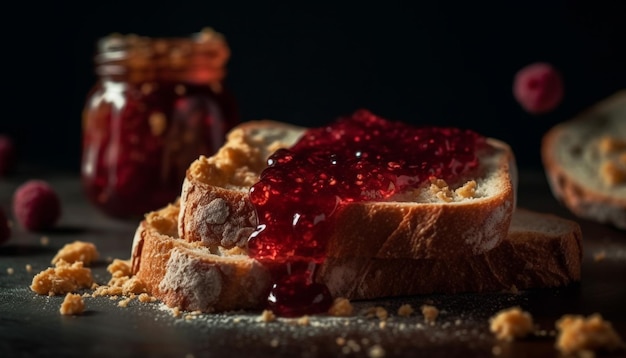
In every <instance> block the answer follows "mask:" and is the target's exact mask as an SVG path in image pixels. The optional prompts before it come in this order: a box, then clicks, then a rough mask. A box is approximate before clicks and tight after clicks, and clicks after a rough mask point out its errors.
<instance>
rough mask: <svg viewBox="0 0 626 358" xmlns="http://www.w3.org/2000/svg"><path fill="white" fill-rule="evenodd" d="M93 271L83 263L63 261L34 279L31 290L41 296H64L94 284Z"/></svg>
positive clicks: (59, 261)
mask: <svg viewBox="0 0 626 358" xmlns="http://www.w3.org/2000/svg"><path fill="white" fill-rule="evenodd" d="M93 282H94V281H93V276H92V275H91V270H90V269H89V268H86V267H84V266H83V263H82V261H76V262H74V263H71V264H70V263H68V262H66V261H65V260H63V259H60V260H58V261H57V262H56V266H55V267H49V268H47V269H46V270H44V271H42V272H40V273H38V274H36V275H35V277H33V281H32V283H31V285H30V289H31V290H33V291H34V292H36V293H38V294H40V295H45V294H47V295H49V296H54V295H63V294H66V293H68V292H73V291H76V290H78V289H81V288H89V287H91V285H92V284H93Z"/></svg>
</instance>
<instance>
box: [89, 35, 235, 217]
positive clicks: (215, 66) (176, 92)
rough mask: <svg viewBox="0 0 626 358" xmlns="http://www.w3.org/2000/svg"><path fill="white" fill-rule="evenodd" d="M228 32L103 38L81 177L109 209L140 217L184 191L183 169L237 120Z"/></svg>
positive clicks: (108, 211) (91, 193)
mask: <svg viewBox="0 0 626 358" xmlns="http://www.w3.org/2000/svg"><path fill="white" fill-rule="evenodd" d="M229 56H230V50H229V47H228V45H227V43H226V41H225V39H224V37H223V36H222V35H221V34H220V33H218V32H215V31H214V30H212V29H204V30H202V31H201V32H199V33H196V34H193V35H192V36H189V37H179V38H178V37H176V38H151V37H141V36H136V35H119V34H113V35H110V36H107V37H104V38H102V39H100V41H99V42H98V44H97V53H96V56H95V59H94V62H95V69H96V74H97V82H96V84H95V85H94V86H93V88H92V89H91V90H90V92H89V93H88V95H87V99H86V103H85V107H84V111H83V123H82V128H83V129H82V130H83V138H82V160H81V178H82V183H83V186H84V189H85V190H86V194H87V196H88V197H89V198H90V200H91V201H92V202H93V203H94V204H95V205H96V206H97V207H99V208H100V209H102V211H104V212H105V213H106V214H108V215H110V216H113V217H120V218H123V217H125V218H136V217H141V216H142V215H144V214H145V213H147V212H149V211H151V210H155V209H158V208H160V207H162V206H165V205H166V204H168V203H170V202H172V201H174V200H175V199H176V197H177V196H178V195H180V191H181V186H182V183H183V179H184V176H185V171H186V169H187V167H188V166H189V164H191V162H192V161H193V160H195V159H196V158H198V157H199V156H200V155H211V154H213V153H214V152H215V151H216V150H217V149H218V148H219V147H220V146H221V145H222V144H223V142H224V140H225V134H226V132H227V131H228V130H230V129H231V128H232V127H233V126H234V125H235V124H237V122H238V120H239V119H238V114H237V107H236V104H235V101H234V97H233V95H232V94H231V93H230V91H229V90H228V89H227V88H226V87H225V84H224V78H225V73H226V70H225V67H226V63H227V61H228V58H229Z"/></svg>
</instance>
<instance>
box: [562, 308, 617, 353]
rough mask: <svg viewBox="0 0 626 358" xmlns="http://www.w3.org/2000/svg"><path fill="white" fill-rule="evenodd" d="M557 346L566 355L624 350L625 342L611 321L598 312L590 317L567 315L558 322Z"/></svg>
mask: <svg viewBox="0 0 626 358" xmlns="http://www.w3.org/2000/svg"><path fill="white" fill-rule="evenodd" d="M556 328H557V330H558V336H557V340H556V348H557V349H558V350H559V351H560V352H561V353H563V354H565V355H570V354H575V353H584V352H587V351H607V352H614V351H617V350H624V348H625V347H624V342H623V341H622V339H621V337H620V336H619V335H618V334H617V332H615V330H614V329H613V326H612V324H611V323H610V322H608V321H605V320H604V319H603V318H602V316H601V315H600V314H598V313H595V314H592V315H590V316H588V317H584V316H581V315H565V316H563V317H561V319H559V320H558V321H557V322H556Z"/></svg>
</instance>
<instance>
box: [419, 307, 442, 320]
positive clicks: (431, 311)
mask: <svg viewBox="0 0 626 358" xmlns="http://www.w3.org/2000/svg"><path fill="white" fill-rule="evenodd" d="M421 311H422V314H423V315H424V321H426V322H428V323H434V322H435V321H436V320H437V317H438V316H439V309H438V308H437V307H435V306H432V305H422V307H421Z"/></svg>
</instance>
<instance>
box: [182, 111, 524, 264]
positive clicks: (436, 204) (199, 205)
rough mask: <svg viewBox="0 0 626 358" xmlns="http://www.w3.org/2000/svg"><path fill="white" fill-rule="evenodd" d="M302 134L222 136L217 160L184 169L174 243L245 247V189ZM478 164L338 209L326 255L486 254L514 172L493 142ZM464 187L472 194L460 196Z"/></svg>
mask: <svg viewBox="0 0 626 358" xmlns="http://www.w3.org/2000/svg"><path fill="white" fill-rule="evenodd" d="M304 131H305V129H304V128H302V127H296V126H292V125H289V124H286V123H282V122H275V121H268V120H265V121H251V122H246V123H243V124H242V125H240V126H238V127H236V128H235V129H233V130H232V131H231V132H230V133H229V135H228V138H227V142H226V144H225V145H224V147H222V148H221V149H220V150H219V151H218V153H217V154H215V155H214V156H211V157H209V158H207V157H200V158H199V159H198V160H196V161H195V162H194V163H192V164H191V166H190V168H189V170H188V171H187V176H186V178H185V180H184V183H183V187H182V191H181V197H180V207H181V210H180V216H179V220H178V234H179V236H180V237H181V238H183V239H184V240H187V241H189V242H200V243H202V244H203V245H204V246H207V247H210V248H217V247H225V248H231V247H245V245H246V242H247V239H248V237H249V235H250V233H252V231H253V230H254V229H255V225H256V219H255V212H254V208H253V206H252V205H251V203H250V202H249V200H248V190H249V188H250V187H251V186H252V185H253V184H254V183H256V182H257V181H258V178H259V176H260V174H261V171H262V170H263V169H264V168H265V166H266V160H267V157H269V155H270V154H272V153H273V152H274V151H275V150H276V149H279V148H288V147H290V146H291V145H293V144H294V143H295V142H296V141H297V140H298V139H299V138H300V136H301V135H302V134H303V133H304ZM478 157H479V160H480V165H479V167H478V168H477V169H476V170H473V171H471V172H469V173H467V174H465V175H463V176H461V177H459V178H458V179H457V180H456V181H454V182H449V183H445V185H444V186H442V185H440V184H438V185H435V184H431V183H426V184H425V185H424V186H422V187H420V188H416V189H415V190H410V191H407V192H403V193H399V194H396V195H395V196H394V197H392V198H391V199H392V200H391V201H385V202H380V201H379V202H372V201H370V202H357V203H350V204H348V205H346V206H344V207H343V208H342V209H341V210H340V211H338V212H337V213H336V214H335V215H336V217H335V220H336V222H338V223H340V225H337V227H336V228H335V229H334V230H333V235H332V236H331V237H330V238H329V240H328V251H329V255H335V256H338V257H343V256H345V255H352V254H353V253H355V252H357V253H358V254H359V255H360V256H362V257H377V258H389V259H395V258H402V259H423V258H437V257H454V256H467V255H475V254H480V253H484V252H487V251H489V250H491V249H492V248H494V247H495V246H497V245H498V244H499V243H500V241H501V240H503V239H504V238H505V237H506V236H507V232H508V227H509V224H510V222H511V217H512V214H513V210H514V207H515V190H516V185H517V169H516V166H515V158H514V156H513V153H512V150H511V148H510V147H509V146H508V145H507V144H506V143H504V142H502V141H499V140H497V139H493V138H488V139H487V146H486V147H485V148H483V149H481V150H480V151H479V153H478ZM470 181H474V182H475V183H476V184H477V185H476V189H475V192H471V193H470V194H466V195H464V194H463V193H464V192H463V189H464V188H465V187H464V186H465V185H466V183H468V182H470ZM457 189H458V191H457ZM465 189H467V188H465Z"/></svg>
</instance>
